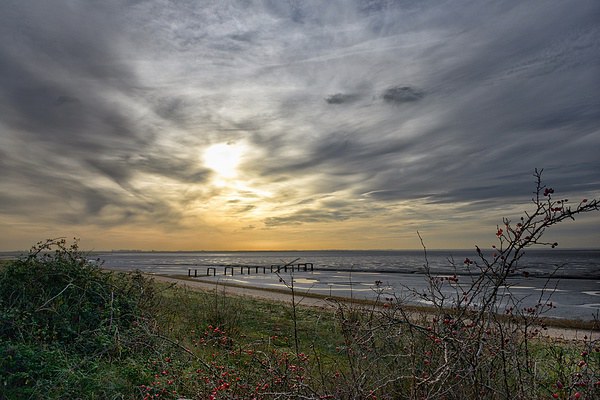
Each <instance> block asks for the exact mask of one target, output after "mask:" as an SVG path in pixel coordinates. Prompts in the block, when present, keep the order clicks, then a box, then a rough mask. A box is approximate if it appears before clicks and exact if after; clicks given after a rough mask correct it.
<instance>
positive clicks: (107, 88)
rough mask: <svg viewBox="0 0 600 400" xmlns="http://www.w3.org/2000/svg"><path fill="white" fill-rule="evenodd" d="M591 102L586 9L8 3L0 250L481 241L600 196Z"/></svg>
mask: <svg viewBox="0 0 600 400" xmlns="http://www.w3.org/2000/svg"><path fill="white" fill-rule="evenodd" d="M599 93H600V2H598V1H597V0H589V1H587V0H573V1H562V0H547V1H517V0H512V1H480V0H477V1H462V0H458V1H434V0H432V1H429V0H398V1H394V0H328V1H309V0H307V1H302V0H263V1H260V0H256V1H254V0H239V1H231V0H213V1H209V0H193V1H192V0H188V1H186V0H180V1H166V0H148V1H143V0H142V1H139V0H138V1H134V0H129V1H125V0H123V1H117V0H105V1H84V0H69V1H67V0H57V1H51V2H49V1H44V0H38V1H36V0H32V1H23V0H3V1H2V2H0V171H2V172H1V173H0V250H15V249H27V248H29V247H30V246H31V245H33V244H34V243H35V242H37V241H39V240H43V239H46V238H55V237H67V238H73V237H76V238H80V240H81V243H80V245H81V246H82V247H83V248H86V249H94V250H109V249H144V250H150V249H154V250H279V249H415V248H419V247H420V246H421V245H420V241H419V237H418V234H417V232H419V233H420V235H421V236H422V237H423V240H424V243H425V245H426V246H427V247H428V248H473V247H474V245H479V246H488V245H491V244H494V243H495V235H494V234H495V232H496V226H497V225H498V224H501V223H502V218H503V217H507V218H511V219H517V218H518V217H520V216H521V215H522V213H523V212H524V211H526V210H531V209H532V204H531V198H532V196H533V194H532V192H533V191H534V189H535V179H534V176H533V173H534V170H535V168H538V169H544V172H543V179H544V183H546V184H547V185H548V186H551V187H553V188H554V189H555V191H556V195H557V196H564V197H568V198H571V199H574V200H577V199H582V198H598V197H600V156H599V154H600V153H599V151H600V96H599ZM598 214H600V213H596V214H595V215H591V214H588V215H584V216H582V217H581V218H578V219H577V220H576V221H575V222H572V221H569V222H565V223H564V225H562V226H558V227H557V229H556V230H554V231H550V232H547V238H548V240H551V241H554V240H556V241H558V242H559V244H560V246H562V247H566V248H568V247H595V248H598V247H600V215H598Z"/></svg>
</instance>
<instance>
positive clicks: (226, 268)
mask: <svg viewBox="0 0 600 400" xmlns="http://www.w3.org/2000/svg"><path fill="white" fill-rule="evenodd" d="M229 268H231V276H233V267H225V273H224V275H227V270H228V269H229Z"/></svg>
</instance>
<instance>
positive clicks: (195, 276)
mask: <svg viewBox="0 0 600 400" xmlns="http://www.w3.org/2000/svg"><path fill="white" fill-rule="evenodd" d="M197 277H198V270H197V269H195V270H194V278H197Z"/></svg>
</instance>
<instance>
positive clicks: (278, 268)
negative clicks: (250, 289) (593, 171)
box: [188, 263, 315, 278]
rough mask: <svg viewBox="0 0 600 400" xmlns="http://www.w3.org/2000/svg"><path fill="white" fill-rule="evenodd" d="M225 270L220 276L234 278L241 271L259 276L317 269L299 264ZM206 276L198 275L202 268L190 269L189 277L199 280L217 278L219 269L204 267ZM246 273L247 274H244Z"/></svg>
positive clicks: (237, 267)
mask: <svg viewBox="0 0 600 400" xmlns="http://www.w3.org/2000/svg"><path fill="white" fill-rule="evenodd" d="M221 267H222V268H223V273H222V274H219V275H231V276H233V275H234V273H236V271H239V272H238V274H239V275H251V274H252V273H254V274H258V273H260V272H262V273H263V274H267V273H277V274H278V273H280V272H281V271H283V272H288V270H290V271H292V272H293V271H298V272H300V271H304V272H308V271H309V270H310V271H311V272H312V271H314V269H315V266H314V264H313V263H299V264H282V265H276V264H272V265H271V266H270V267H266V266H264V265H224V266H221ZM204 268H205V272H206V274H204V275H198V271H199V270H200V272H202V270H201V269H200V268H188V277H194V278H197V277H198V276H211V275H212V276H217V268H218V267H204ZM244 272H245V273H244Z"/></svg>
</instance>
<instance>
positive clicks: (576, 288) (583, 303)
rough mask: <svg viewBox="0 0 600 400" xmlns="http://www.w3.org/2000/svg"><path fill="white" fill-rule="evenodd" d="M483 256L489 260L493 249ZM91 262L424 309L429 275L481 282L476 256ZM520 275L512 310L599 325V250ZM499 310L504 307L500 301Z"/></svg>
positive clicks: (230, 254)
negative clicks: (540, 308) (543, 308)
mask: <svg viewBox="0 0 600 400" xmlns="http://www.w3.org/2000/svg"><path fill="white" fill-rule="evenodd" d="M482 254H483V256H485V257H487V258H488V260H491V259H492V258H493V249H491V250H487V251H484V252H483V253H482ZM16 256H19V254H17V253H14V252H13V253H0V258H9V257H16ZM21 256H22V255H21ZM87 257H88V259H89V260H90V262H93V263H97V264H98V265H99V266H101V267H102V268H106V269H110V270H116V271H122V272H128V271H135V270H140V271H143V272H145V273H149V274H162V275H186V276H190V277H191V278H194V279H199V280H204V281H209V282H210V281H214V282H215V283H216V284H218V283H230V284H238V285H244V286H250V287H256V288H258V289H261V288H263V289H264V288H270V289H282V290H286V288H289V284H290V282H292V281H293V282H294V284H295V285H294V287H295V289H296V290H297V291H298V292H306V293H308V292H312V293H318V294H323V295H331V296H334V295H335V296H339V297H346V298H359V297H360V298H366V299H373V298H376V297H378V296H381V295H382V293H383V292H385V295H386V296H393V297H394V298H399V297H403V298H405V299H408V301H410V302H416V303H419V302H421V303H423V302H424V301H423V298H422V297H420V296H419V295H418V294H419V293H422V292H424V291H427V288H428V280H427V276H426V275H425V273H426V272H427V271H428V272H429V273H430V274H432V275H434V276H440V277H448V276H452V277H454V276H456V277H458V279H457V280H456V281H454V280H453V281H452V284H451V285H450V284H447V285H446V287H445V289H444V290H446V293H447V294H448V295H449V296H452V295H453V294H455V293H457V292H462V291H463V290H464V288H468V287H469V284H470V282H472V279H474V277H475V276H476V275H477V274H476V272H477V271H476V270H474V269H473V266H471V269H469V268H467V264H465V262H464V261H465V259H467V258H469V259H470V260H473V261H479V258H478V257H479V256H478V254H477V252H476V251H475V250H427V252H425V251H423V250H369V251H349V250H328V251H218V252H217V251H196V252H158V251H150V252H145V251H106V252H90V253H88V254H87ZM303 263H310V264H312V267H313V268H312V269H308V270H307V271H304V269H302V270H300V271H298V270H296V272H293V271H291V274H292V276H285V274H289V273H290V272H288V271H287V270H286V271H285V274H284V272H282V273H281V274H276V273H271V270H272V268H271V266H283V265H286V264H293V265H297V264H303ZM232 267H233V268H232ZM247 267H258V268H247ZM261 267H263V268H261ZM516 267H517V268H516V270H515V272H514V274H512V275H511V276H509V278H508V279H507V281H506V285H505V286H504V287H503V288H502V290H503V293H501V296H505V298H506V305H507V306H508V302H509V301H513V300H514V299H517V300H518V304H519V306H520V307H523V308H526V307H530V306H534V305H535V304H537V303H539V302H540V301H542V302H549V301H551V302H552V307H551V308H550V309H548V310H547V315H546V316H548V317H555V318H569V319H583V320H595V319H597V318H598V317H599V314H600V249H594V250H589V249H588V250H564V249H550V248H543V249H528V250H526V251H525V254H524V255H523V257H522V258H521V259H519V261H518V263H517V265H516ZM209 268H210V269H209ZM226 268H227V269H226ZM227 271H229V273H228V274H226V273H225V272H227ZM265 271H266V272H265ZM282 271H283V270H282ZM282 275H284V276H282ZM282 278H283V279H282ZM500 306H501V307H502V306H504V303H502V301H501V302H500ZM500 311H501V310H500Z"/></svg>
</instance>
